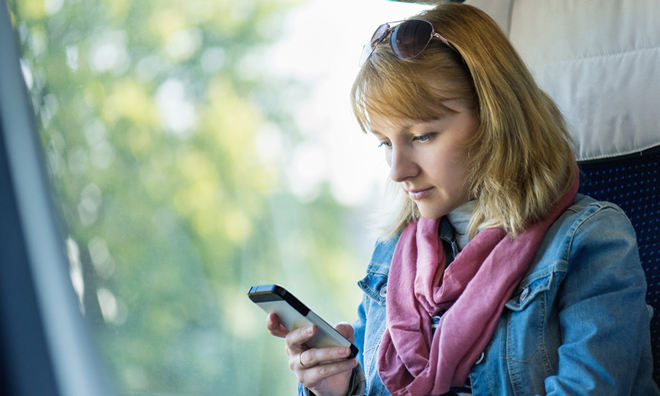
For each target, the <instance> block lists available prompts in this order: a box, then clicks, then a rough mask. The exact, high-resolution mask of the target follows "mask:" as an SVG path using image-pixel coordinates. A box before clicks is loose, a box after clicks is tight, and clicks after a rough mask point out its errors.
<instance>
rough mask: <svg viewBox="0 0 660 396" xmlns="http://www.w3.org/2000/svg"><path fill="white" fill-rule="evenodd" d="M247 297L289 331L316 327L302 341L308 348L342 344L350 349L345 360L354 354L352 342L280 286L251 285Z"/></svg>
mask: <svg viewBox="0 0 660 396" xmlns="http://www.w3.org/2000/svg"><path fill="white" fill-rule="evenodd" d="M248 297H250V300H252V302H254V303H255V304H257V305H258V306H259V307H261V309H263V310H264V311H266V312H267V313H269V314H270V313H275V314H277V317H278V318H279V319H280V323H282V325H284V327H286V328H287V330H289V331H291V330H295V329H297V328H299V327H303V326H309V325H312V324H313V325H314V326H316V329H317V331H316V334H314V337H312V338H311V339H310V340H309V341H307V342H306V343H305V345H307V346H308V347H310V348H327V347H338V346H345V347H350V349H351V354H350V356H349V357H348V358H349V359H352V358H354V357H355V356H356V355H357V353H358V349H357V347H356V346H355V345H353V344H352V343H351V342H350V341H348V340H347V339H346V338H345V337H344V336H343V335H341V333H340V332H338V331H337V330H336V329H335V328H334V327H332V326H330V325H329V324H328V323H327V322H326V321H325V320H323V319H321V317H320V316H318V315H317V314H315V313H314V312H313V311H312V310H311V309H309V308H307V306H305V304H303V303H302V302H300V300H298V299H297V298H296V297H295V296H294V295H293V294H291V293H290V292H289V291H288V290H286V289H285V288H284V287H282V286H280V285H259V286H252V287H251V288H250V290H249V291H248Z"/></svg>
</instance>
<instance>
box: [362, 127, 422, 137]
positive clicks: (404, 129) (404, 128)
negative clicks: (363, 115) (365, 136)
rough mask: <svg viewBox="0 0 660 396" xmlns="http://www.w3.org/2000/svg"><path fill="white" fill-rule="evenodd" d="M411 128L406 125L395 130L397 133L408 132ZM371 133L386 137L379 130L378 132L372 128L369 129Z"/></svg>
mask: <svg viewBox="0 0 660 396" xmlns="http://www.w3.org/2000/svg"><path fill="white" fill-rule="evenodd" d="M411 129H412V127H410V126H406V127H403V128H401V129H400V130H398V131H397V132H399V133H408V132H410V130H411ZM371 133H372V134H373V135H374V136H376V137H387V136H385V135H383V134H382V133H380V132H378V131H376V130H374V129H372V130H371Z"/></svg>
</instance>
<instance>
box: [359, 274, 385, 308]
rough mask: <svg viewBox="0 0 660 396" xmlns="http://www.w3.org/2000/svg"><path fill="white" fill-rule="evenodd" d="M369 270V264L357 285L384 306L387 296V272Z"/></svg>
mask: <svg viewBox="0 0 660 396" xmlns="http://www.w3.org/2000/svg"><path fill="white" fill-rule="evenodd" d="M371 270H372V267H371V266H369V269H368V270H367V276H366V277H365V278H364V279H362V280H361V281H359V282H358V286H359V287H360V289H362V291H363V292H364V294H366V295H367V296H369V297H370V298H371V299H372V300H374V301H375V302H376V303H377V304H378V305H382V306H384V305H385V300H386V297H387V273H383V272H374V271H371Z"/></svg>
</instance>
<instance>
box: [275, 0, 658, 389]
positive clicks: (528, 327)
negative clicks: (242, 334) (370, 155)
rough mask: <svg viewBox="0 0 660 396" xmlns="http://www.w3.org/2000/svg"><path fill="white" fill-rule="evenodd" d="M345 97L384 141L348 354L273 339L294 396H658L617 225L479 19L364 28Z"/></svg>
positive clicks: (501, 41) (496, 33)
mask: <svg viewBox="0 0 660 396" xmlns="http://www.w3.org/2000/svg"><path fill="white" fill-rule="evenodd" d="M362 61H363V62H364V64H363V65H362V67H361V70H360V73H359V74H358V76H357V79H356V81H355V84H354V87H353V92H352V99H353V106H354V110H355V113H356V115H357V119H358V121H359V123H360V125H361V127H362V129H363V130H364V131H367V132H370V133H373V134H374V135H375V136H376V138H377V139H378V140H379V141H380V144H381V146H383V147H384V150H385V153H386V159H387V162H388V164H389V166H390V178H391V179H392V181H393V182H394V183H396V185H397V186H396V189H397V193H398V198H397V200H396V202H397V204H396V207H395V208H394V209H393V210H391V211H390V212H388V214H387V215H386V216H384V230H385V232H384V236H383V237H382V238H381V239H380V240H379V242H378V243H377V246H376V249H375V251H374V254H373V257H372V260H371V263H370V265H369V267H368V269H367V276H366V278H364V279H363V280H362V281H360V282H359V285H360V287H361V288H362V290H363V291H364V297H363V301H362V303H361V305H360V307H359V310H358V313H359V319H358V321H357V322H356V323H354V325H353V326H352V327H351V326H350V325H348V324H346V323H341V324H339V325H337V328H338V329H339V331H340V332H342V334H344V335H345V336H346V337H347V338H349V339H351V340H354V342H355V344H356V346H357V347H358V348H359V349H360V354H359V355H358V357H357V359H351V360H347V359H345V358H346V357H347V356H348V353H349V352H348V351H347V350H345V349H342V348H326V349H307V348H306V347H305V345H304V342H305V341H306V340H308V339H309V338H310V337H311V336H312V335H313V334H314V332H315V331H316V330H315V329H314V328H301V329H298V330H295V331H292V332H287V331H286V329H284V328H283V327H282V326H281V325H280V324H279V322H278V320H277V317H276V316H274V315H271V316H269V318H268V321H267V327H268V329H269V331H270V332H271V334H273V335H276V336H280V337H286V345H287V353H288V355H289V365H290V367H291V369H292V370H293V371H294V372H295V374H296V376H297V378H298V380H299V382H300V384H301V385H300V393H301V394H311V393H313V394H316V395H318V396H321V395H354V394H355V395H363V394H367V395H381V394H393V395H395V396H398V395H411V396H417V395H419V396H422V395H441V394H449V395H453V394H475V395H505V394H506V395H544V394H548V395H568V394H570V395H578V394H579V395H587V394H591V395H599V396H602V395H633V394H634V395H658V394H660V392H659V391H658V388H657V386H656V384H655V383H654V382H653V379H652V377H651V373H652V357H651V349H650V335H649V321H650V316H651V315H650V313H649V311H648V309H647V306H646V304H645V293H646V282H645V278H644V272H643V270H642V268H641V266H640V263H639V257H638V253H637V245H636V238H635V233H634V230H633V228H632V226H631V224H630V222H629V221H628V219H627V218H626V217H625V215H624V214H623V212H622V211H621V210H620V209H619V208H618V207H616V206H614V205H612V204H609V203H604V202H597V201H595V200H593V199H591V198H588V197H585V196H582V195H579V194H577V187H578V175H577V167H576V164H575V161H574V159H573V156H572V150H571V145H570V137H569V135H568V133H567V131H566V126H565V124H564V121H563V118H562V116H561V114H560V112H559V111H558V109H557V107H556V106H555V104H554V103H553V102H552V100H551V99H550V98H549V97H548V96H547V95H546V94H545V93H543V92H542V91H541V90H540V89H539V88H538V87H537V86H536V84H535V82H534V81H533V79H532V77H531V75H530V73H529V71H528V70H527V69H526V67H525V65H524V64H523V62H522V61H521V59H520V58H519V56H518V55H517V54H516V52H515V50H514V49H513V47H512V46H511V44H510V43H509V42H508V40H507V38H506V37H505V35H504V34H503V33H502V32H501V31H500V29H499V28H498V27H497V25H496V24H495V22H494V21H493V20H492V19H490V18H489V17H488V16H487V15H485V14H484V13H483V12H481V11H479V10H478V9H476V8H474V7H471V6H468V5H462V4H461V5H459V4H445V5H441V6H438V7H436V8H434V9H432V10H430V11H427V12H425V13H422V14H421V15H419V16H417V17H414V18H411V19H409V20H407V21H405V22H403V23H400V24H391V25H390V24H384V25H382V26H381V27H379V28H378V30H377V31H376V33H375V34H374V37H373V38H372V41H371V43H369V44H368V45H367V46H366V48H365V53H364V54H363V57H362Z"/></svg>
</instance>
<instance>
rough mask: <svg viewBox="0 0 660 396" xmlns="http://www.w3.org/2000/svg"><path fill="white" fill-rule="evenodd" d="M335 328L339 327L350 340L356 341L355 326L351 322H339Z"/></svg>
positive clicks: (338, 329)
mask: <svg viewBox="0 0 660 396" xmlns="http://www.w3.org/2000/svg"><path fill="white" fill-rule="evenodd" d="M335 329H337V331H338V332H339V333H341V335H343V336H344V337H346V339H347V340H349V341H350V342H353V341H355V337H354V336H353V333H354V331H353V326H351V325H350V324H349V323H347V322H339V323H337V324H336V325H335Z"/></svg>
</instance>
